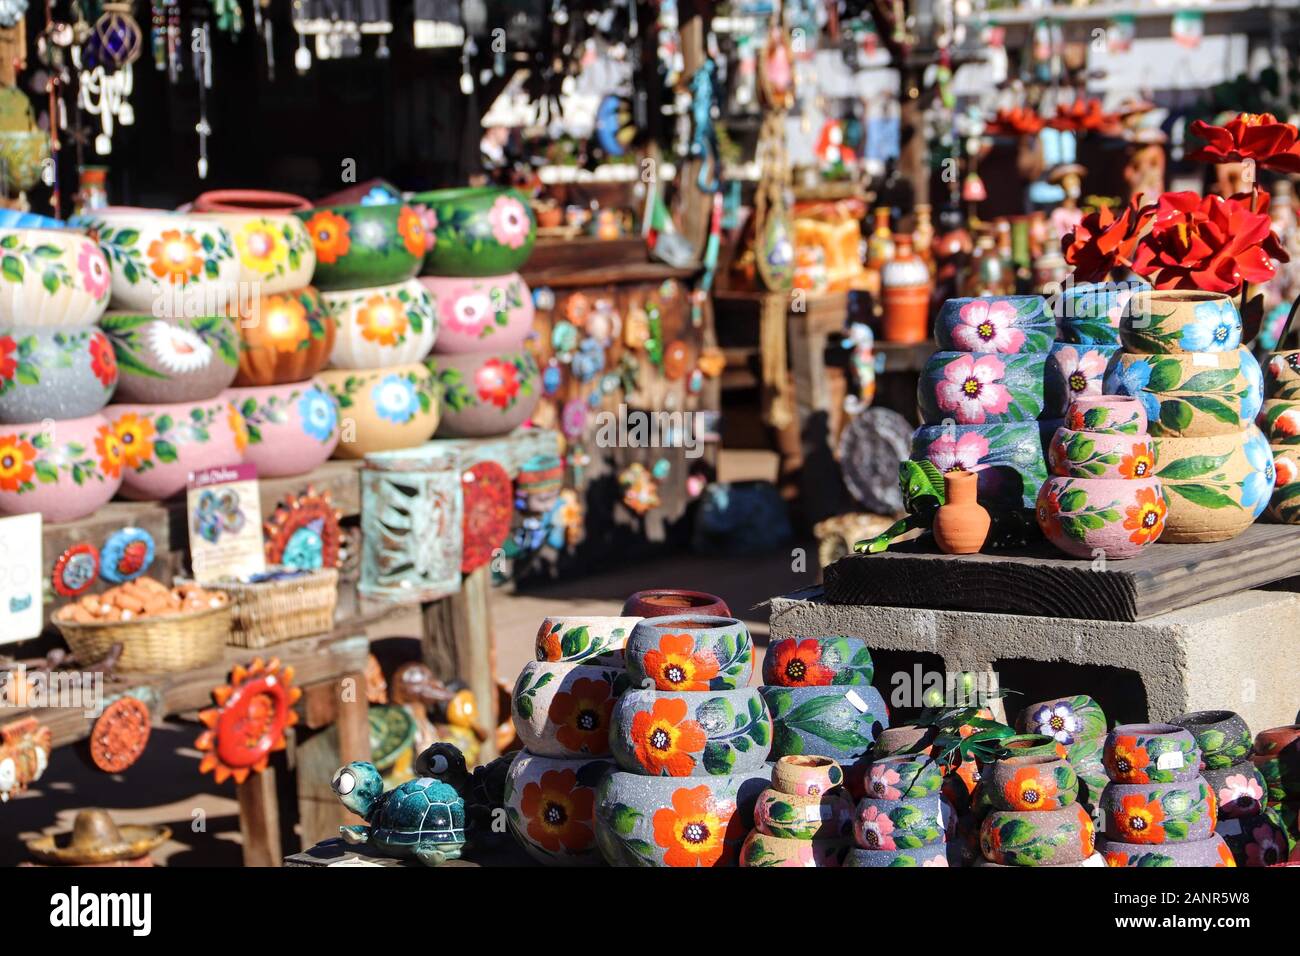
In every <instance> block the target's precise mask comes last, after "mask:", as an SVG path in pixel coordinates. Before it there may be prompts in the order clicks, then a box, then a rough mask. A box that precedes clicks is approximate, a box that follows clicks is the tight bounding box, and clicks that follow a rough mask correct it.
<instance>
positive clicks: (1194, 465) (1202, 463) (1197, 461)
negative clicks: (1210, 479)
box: [1158, 454, 1232, 480]
mask: <svg viewBox="0 0 1300 956" xmlns="http://www.w3.org/2000/svg"><path fill="white" fill-rule="evenodd" d="M1231 457H1232V455H1231V454H1227V455H1191V456H1189V457H1187V458H1179V459H1177V460H1176V461H1171V462H1170V463H1169V464H1167V465H1164V466H1162V467H1161V468H1160V470H1159V471H1158V474H1159V475H1160V477H1161V478H1172V479H1178V480H1182V479H1186V478H1199V477H1201V476H1202V475H1208V474H1211V473H1212V472H1215V471H1217V470H1218V469H1220V468H1222V467H1223V464H1224V462H1226V461H1227V460H1228V459H1229V458H1231Z"/></svg>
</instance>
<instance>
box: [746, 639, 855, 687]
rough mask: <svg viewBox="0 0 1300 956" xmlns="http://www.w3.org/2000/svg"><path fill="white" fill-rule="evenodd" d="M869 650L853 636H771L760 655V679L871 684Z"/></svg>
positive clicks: (803, 683) (791, 683) (797, 683)
mask: <svg viewBox="0 0 1300 956" xmlns="http://www.w3.org/2000/svg"><path fill="white" fill-rule="evenodd" d="M874 676H875V666H874V665H873V664H872V661H871V651H870V650H868V649H867V645H866V644H865V643H864V642H863V641H861V640H859V639H858V638H856V637H781V638H773V639H772V640H771V641H770V642H769V643H768V645H767V653H766V654H765V655H764V656H763V683H764V684H767V685H770V686H774V687H810V686H812V687H826V686H829V685H831V684H870V683H871V679H872V677H874Z"/></svg>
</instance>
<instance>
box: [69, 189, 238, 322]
mask: <svg viewBox="0 0 1300 956" xmlns="http://www.w3.org/2000/svg"><path fill="white" fill-rule="evenodd" d="M69 222H70V223H72V224H74V225H78V226H83V227H84V228H85V229H87V230H88V231H89V232H90V234H91V236H92V237H94V239H95V240H96V241H97V242H98V243H99V248H100V250H101V251H102V252H103V253H104V256H105V258H107V259H108V265H109V269H110V271H111V273H112V303H113V307H114V308H116V309H129V310H132V311H137V312H146V313H149V314H152V315H156V316H158V317H159V318H170V317H173V316H186V315H218V314H223V313H225V312H227V311H228V310H229V309H231V308H232V307H233V306H235V304H236V303H237V302H238V299H239V290H238V284H239V276H240V265H239V259H238V257H237V256H236V255H235V244H234V240H233V239H232V238H231V236H230V233H229V232H228V231H227V230H226V229H225V228H224V227H222V226H221V225H220V224H219V223H216V222H212V221H210V220H206V219H204V218H202V217H201V216H187V215H182V214H180V213H174V212H168V211H167V210H164V209H134V208H131V207H126V206H110V207H108V208H107V209H95V210H92V211H90V212H87V213H86V214H85V215H83V216H73V217H72V219H70V220H69Z"/></svg>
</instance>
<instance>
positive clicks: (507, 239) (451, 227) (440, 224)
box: [409, 186, 537, 276]
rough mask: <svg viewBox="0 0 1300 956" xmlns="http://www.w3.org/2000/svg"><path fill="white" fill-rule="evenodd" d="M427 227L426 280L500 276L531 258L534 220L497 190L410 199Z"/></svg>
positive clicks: (512, 195) (509, 194)
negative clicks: (428, 237)
mask: <svg viewBox="0 0 1300 956" xmlns="http://www.w3.org/2000/svg"><path fill="white" fill-rule="evenodd" d="M409 199H410V202H411V203H412V205H414V206H416V207H418V208H419V209H420V210H421V213H422V215H423V216H424V217H425V222H427V223H428V228H429V234H430V237H431V238H430V242H429V254H428V255H427V256H425V259H424V268H423V270H422V272H423V274H424V275H427V276H499V275H504V274H506V273H507V272H517V271H519V268H520V267H521V266H523V264H524V263H525V262H527V261H528V257H529V256H530V255H532V253H533V242H534V240H535V239H536V237H537V220H536V218H534V216H533V212H532V210H531V209H530V208H529V205H528V201H527V200H526V199H525V198H524V197H523V195H522V194H520V193H519V192H517V191H516V190H513V189H507V188H503V187H499V186H483V187H470V188H465V189H438V190H434V191H433V192H424V193H415V194H413V195H412V196H410V197H409Z"/></svg>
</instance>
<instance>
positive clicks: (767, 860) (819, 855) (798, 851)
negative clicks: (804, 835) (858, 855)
mask: <svg viewBox="0 0 1300 956" xmlns="http://www.w3.org/2000/svg"><path fill="white" fill-rule="evenodd" d="M847 846H848V841H846V840H834V839H828V840H799V839H786V838H782V837H777V836H771V835H769V834H766V833H762V832H760V831H759V830H754V831H752V832H751V833H750V834H749V836H747V837H746V838H745V842H744V843H743V844H742V845H741V847H740V864H739V865H740V866H800V867H809V866H814V867H838V866H839V865H840V859H841V858H842V857H843V855H844V851H845V848H846V847H847Z"/></svg>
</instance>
